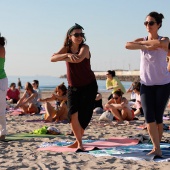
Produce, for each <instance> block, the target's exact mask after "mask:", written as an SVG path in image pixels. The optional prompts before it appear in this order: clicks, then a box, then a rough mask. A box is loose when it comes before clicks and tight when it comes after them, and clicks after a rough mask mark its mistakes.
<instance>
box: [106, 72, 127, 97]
mask: <svg viewBox="0 0 170 170" xmlns="http://www.w3.org/2000/svg"><path fill="white" fill-rule="evenodd" d="M106 75H107V79H106V89H107V90H111V89H113V91H112V94H113V93H114V92H115V91H116V90H119V89H120V90H121V91H122V92H123V93H125V92H126V90H125V87H124V86H123V84H122V83H121V81H120V80H119V79H118V77H117V76H116V73H115V71H114V70H108V71H107V74H106ZM112 94H111V95H110V96H109V97H108V100H110V99H111V98H112Z"/></svg>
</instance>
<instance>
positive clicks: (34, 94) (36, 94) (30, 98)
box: [23, 93, 38, 104]
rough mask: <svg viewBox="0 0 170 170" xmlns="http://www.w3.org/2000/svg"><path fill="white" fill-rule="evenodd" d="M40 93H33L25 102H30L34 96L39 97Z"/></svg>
mask: <svg viewBox="0 0 170 170" xmlns="http://www.w3.org/2000/svg"><path fill="white" fill-rule="evenodd" d="M37 96H38V93H32V94H31V95H30V96H29V97H28V98H27V99H26V100H25V101H24V102H23V104H26V103H28V102H31V101H32V99H33V98H35V97H37Z"/></svg>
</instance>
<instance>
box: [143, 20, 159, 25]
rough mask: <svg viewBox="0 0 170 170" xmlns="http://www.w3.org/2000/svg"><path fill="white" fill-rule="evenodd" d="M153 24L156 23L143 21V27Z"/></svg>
mask: <svg viewBox="0 0 170 170" xmlns="http://www.w3.org/2000/svg"><path fill="white" fill-rule="evenodd" d="M155 23H156V22H154V21H145V22H144V25H145V26H147V25H149V26H153V25H154V24H155Z"/></svg>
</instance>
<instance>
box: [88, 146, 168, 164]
mask: <svg viewBox="0 0 170 170" xmlns="http://www.w3.org/2000/svg"><path fill="white" fill-rule="evenodd" d="M160 146H161V150H162V155H163V156H162V157H157V156H155V155H154V154H151V155H147V153H149V152H150V151H151V150H152V148H153V145H152V144H138V145H132V146H120V147H113V148H107V149H103V150H96V151H89V152H88V154H91V155H93V156H95V157H99V156H112V157H117V158H120V159H130V160H146V161H156V162H161V161H168V160H170V144H168V143H161V145H160Z"/></svg>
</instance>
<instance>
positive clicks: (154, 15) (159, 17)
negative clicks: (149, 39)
mask: <svg viewBox="0 0 170 170" xmlns="http://www.w3.org/2000/svg"><path fill="white" fill-rule="evenodd" d="M147 16H150V17H152V18H155V20H156V23H157V24H160V27H159V28H161V26H162V19H164V16H163V14H161V13H158V12H155V11H153V12H150V13H149V14H148V15H147Z"/></svg>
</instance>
